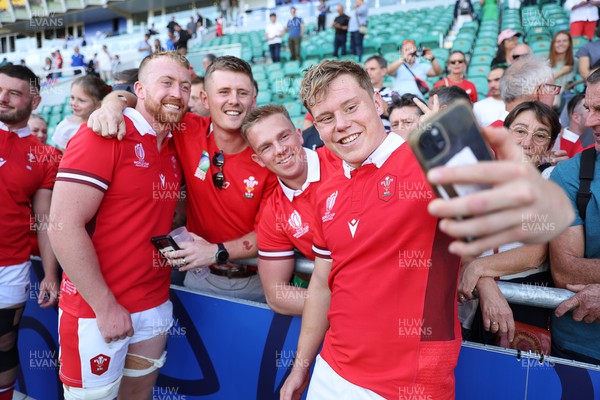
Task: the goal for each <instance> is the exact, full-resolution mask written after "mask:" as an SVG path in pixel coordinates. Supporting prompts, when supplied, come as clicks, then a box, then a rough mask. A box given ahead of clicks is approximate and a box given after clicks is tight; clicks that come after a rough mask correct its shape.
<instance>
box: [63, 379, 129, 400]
mask: <svg viewBox="0 0 600 400" xmlns="http://www.w3.org/2000/svg"><path fill="white" fill-rule="evenodd" d="M120 385H121V378H119V379H117V380H116V381H114V382H113V383H109V384H108V385H104V386H99V387H95V388H75V387H71V386H67V385H63V387H64V389H65V390H64V392H65V400H113V399H116V398H117V395H118V394H119V386H120Z"/></svg>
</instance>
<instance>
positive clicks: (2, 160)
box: [0, 157, 6, 167]
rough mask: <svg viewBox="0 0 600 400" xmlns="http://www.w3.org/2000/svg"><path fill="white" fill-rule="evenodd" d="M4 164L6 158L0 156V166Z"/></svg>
mask: <svg viewBox="0 0 600 400" xmlns="http://www.w3.org/2000/svg"><path fill="white" fill-rule="evenodd" d="M4 164H6V160H5V159H4V158H2V157H0V167H1V166H3V165H4Z"/></svg>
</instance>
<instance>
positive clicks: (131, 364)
mask: <svg viewBox="0 0 600 400" xmlns="http://www.w3.org/2000/svg"><path fill="white" fill-rule="evenodd" d="M166 360H167V352H166V351H163V353H162V355H161V356H160V358H159V359H153V358H148V357H144V356H140V355H139V354H131V353H127V358H126V359H125V365H126V367H125V369H123V376H129V377H131V378H138V377H140V376H145V375H149V374H151V373H152V372H154V371H156V370H157V369H159V368H161V367H162V366H163V365H165V361H166Z"/></svg>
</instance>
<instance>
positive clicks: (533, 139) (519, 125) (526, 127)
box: [509, 110, 551, 166]
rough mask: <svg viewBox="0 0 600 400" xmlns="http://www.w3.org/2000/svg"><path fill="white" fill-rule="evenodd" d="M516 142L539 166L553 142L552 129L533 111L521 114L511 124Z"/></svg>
mask: <svg viewBox="0 0 600 400" xmlns="http://www.w3.org/2000/svg"><path fill="white" fill-rule="evenodd" d="M509 128H510V130H511V131H512V133H513V138H514V140H515V142H516V143H517V144H518V145H519V146H521V147H522V148H523V153H524V154H525V155H526V156H527V158H528V159H529V160H530V161H531V162H532V163H533V164H534V165H536V166H537V165H539V164H541V162H542V159H543V157H544V155H545V154H546V152H547V151H548V145H549V144H550V141H551V132H550V127H548V126H546V125H545V124H544V123H542V122H541V121H539V120H538V119H537V117H536V115H535V112H534V111H533V110H527V111H523V112H521V113H520V114H519V115H517V117H516V118H515V120H514V121H513V122H512V124H510V127H509Z"/></svg>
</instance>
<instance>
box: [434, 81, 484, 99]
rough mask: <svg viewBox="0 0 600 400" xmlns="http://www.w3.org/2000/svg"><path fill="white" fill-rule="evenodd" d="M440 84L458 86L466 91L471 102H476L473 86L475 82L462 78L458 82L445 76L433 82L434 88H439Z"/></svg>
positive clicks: (475, 89) (475, 91) (475, 90)
mask: <svg viewBox="0 0 600 400" xmlns="http://www.w3.org/2000/svg"><path fill="white" fill-rule="evenodd" d="M441 86H458V87H459V88H461V89H464V91H465V92H467V94H468V95H469V98H470V99H471V101H472V102H473V103H476V102H477V88H476V87H475V84H474V83H473V82H471V81H469V80H466V79H463V80H462V81H460V82H456V81H453V80H452V79H450V77H447V78H442V79H440V80H439V81H437V82H436V83H435V85H433V87H434V88H439V87H441Z"/></svg>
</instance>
